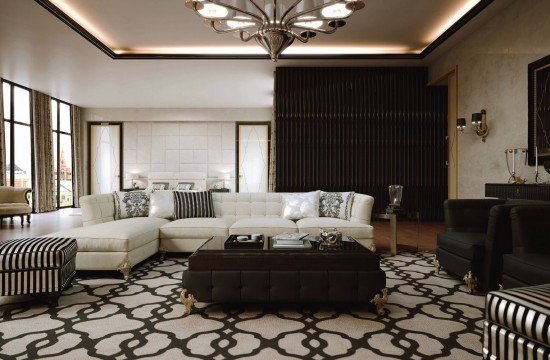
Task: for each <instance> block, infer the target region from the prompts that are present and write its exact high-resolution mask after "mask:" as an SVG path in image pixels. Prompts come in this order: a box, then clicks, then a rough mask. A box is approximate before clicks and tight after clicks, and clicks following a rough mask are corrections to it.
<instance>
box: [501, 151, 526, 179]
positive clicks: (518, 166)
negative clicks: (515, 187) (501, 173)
mask: <svg viewBox="0 0 550 360" xmlns="http://www.w3.org/2000/svg"><path fill="white" fill-rule="evenodd" d="M504 153H505V154H506V167H507V168H508V173H509V174H510V178H509V179H508V184H524V183H525V179H523V178H522V177H521V171H522V170H523V168H524V167H525V166H526V165H527V149H526V148H512V149H506V150H504ZM510 163H511V164H510ZM510 165H511V166H510Z"/></svg>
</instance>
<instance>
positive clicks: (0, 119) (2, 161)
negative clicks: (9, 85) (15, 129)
mask: <svg viewBox="0 0 550 360" xmlns="http://www.w3.org/2000/svg"><path fill="white" fill-rule="evenodd" d="M3 88H4V86H3V85H2V82H1V81H0V185H2V186H3V185H6V137H5V136H6V130H5V128H4V106H3V99H4V94H3V90H4V89H3Z"/></svg>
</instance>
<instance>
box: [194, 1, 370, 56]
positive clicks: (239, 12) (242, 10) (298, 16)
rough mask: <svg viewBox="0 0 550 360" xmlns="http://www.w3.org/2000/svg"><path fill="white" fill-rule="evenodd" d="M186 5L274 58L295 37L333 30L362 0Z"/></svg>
mask: <svg viewBox="0 0 550 360" xmlns="http://www.w3.org/2000/svg"><path fill="white" fill-rule="evenodd" d="M287 1H288V2H287ZM185 5H186V6H187V7H188V8H190V9H192V10H193V11H194V12H195V13H196V14H197V15H199V16H200V17H201V18H203V19H204V20H205V22H206V24H207V25H209V26H210V27H211V28H212V30H214V31H215V32H216V33H218V34H228V33H233V34H236V35H238V37H239V38H240V39H241V40H242V41H244V42H248V41H250V40H252V39H254V40H255V41H256V42H257V43H258V44H259V45H260V46H262V47H263V48H264V49H265V50H267V52H268V54H269V56H270V57H271V59H272V60H273V61H277V59H278V57H279V55H280V54H281V53H282V52H283V50H285V49H286V48H287V47H289V46H290V45H291V44H292V43H293V42H294V40H295V39H298V40H299V41H301V42H302V43H307V42H308V41H309V39H311V38H313V37H315V36H316V35H317V33H320V34H332V33H334V32H335V31H336V30H338V28H341V27H342V26H344V25H346V21H345V19H347V18H348V17H350V16H351V15H352V14H353V12H354V11H356V10H360V9H362V8H363V7H365V3H364V2H363V0H294V1H293V0H186V2H185Z"/></svg>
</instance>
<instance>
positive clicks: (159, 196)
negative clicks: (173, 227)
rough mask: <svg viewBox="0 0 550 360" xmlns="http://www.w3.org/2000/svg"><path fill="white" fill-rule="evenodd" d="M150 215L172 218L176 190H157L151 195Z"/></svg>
mask: <svg viewBox="0 0 550 360" xmlns="http://www.w3.org/2000/svg"><path fill="white" fill-rule="evenodd" d="M149 216H150V217H157V218H161V219H168V220H171V219H172V218H173V217H174V192H173V191H171V190H168V191H166V190H159V191H155V192H153V193H152V194H151V196H150V201H149Z"/></svg>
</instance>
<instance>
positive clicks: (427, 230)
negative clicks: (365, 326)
mask: <svg viewBox="0 0 550 360" xmlns="http://www.w3.org/2000/svg"><path fill="white" fill-rule="evenodd" d="M80 214H81V210H80V209H61V210H59V211H53V212H49V213H43V214H33V215H32V218H31V224H30V225H29V224H27V223H26V222H25V226H24V227H23V228H21V224H20V222H19V218H14V219H13V223H12V224H10V221H9V219H4V221H3V223H2V227H1V228H0V241H2V240H9V239H16V238H22V237H32V236H41V235H46V234H49V233H52V232H55V231H59V230H64V229H70V228H74V227H79V226H82V220H81V215H80ZM372 225H373V226H374V237H375V243H376V247H377V248H378V249H379V250H381V251H385V250H389V239H390V224H389V222H388V221H373V223H372ZM441 231H443V223H436V222H420V223H417V222H414V221H399V222H398V223H397V244H398V248H399V245H405V246H406V247H407V248H412V249H418V250H420V251H428V252H433V251H435V244H436V234H437V233H438V232H441Z"/></svg>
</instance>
